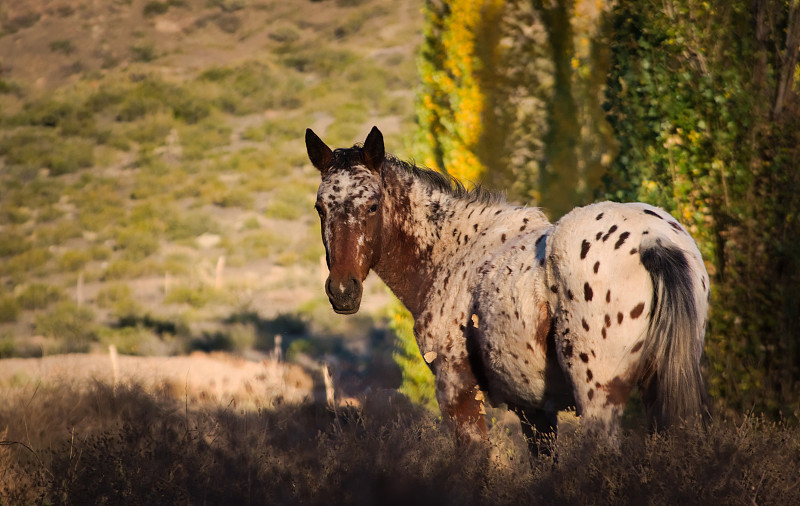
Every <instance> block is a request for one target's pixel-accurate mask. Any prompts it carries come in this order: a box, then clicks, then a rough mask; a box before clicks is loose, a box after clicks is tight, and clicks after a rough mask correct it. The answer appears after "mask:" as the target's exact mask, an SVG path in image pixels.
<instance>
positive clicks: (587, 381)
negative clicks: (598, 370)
mask: <svg viewBox="0 0 800 506" xmlns="http://www.w3.org/2000/svg"><path fill="white" fill-rule="evenodd" d="M592 378H594V374H592V370H591V369H586V383H589V382H590V381H592Z"/></svg>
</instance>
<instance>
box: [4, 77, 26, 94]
mask: <svg viewBox="0 0 800 506" xmlns="http://www.w3.org/2000/svg"><path fill="white" fill-rule="evenodd" d="M21 92H22V88H20V86H19V85H18V84H17V83H15V82H14V81H9V80H8V79H0V94H3V95H19V94H20V93H21Z"/></svg>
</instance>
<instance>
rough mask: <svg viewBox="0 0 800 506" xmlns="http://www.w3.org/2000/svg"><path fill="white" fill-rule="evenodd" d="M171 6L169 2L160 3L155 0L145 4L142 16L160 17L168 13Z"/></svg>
mask: <svg viewBox="0 0 800 506" xmlns="http://www.w3.org/2000/svg"><path fill="white" fill-rule="evenodd" d="M169 5H170V4H169V2H158V1H156V0H153V1H151V2H147V3H146V4H145V6H144V8H143V9H142V14H144V17H146V18H151V17H153V16H158V15H160V14H164V13H166V12H167V11H168V10H169Z"/></svg>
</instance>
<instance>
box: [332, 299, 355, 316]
mask: <svg viewBox="0 0 800 506" xmlns="http://www.w3.org/2000/svg"><path fill="white" fill-rule="evenodd" d="M331 307H332V308H333V310H334V311H335V312H336V313H337V314H356V313H358V310H359V309H360V308H361V301H360V300H358V301H356V302H355V303H353V304H347V305H345V306H338V307H337V306H336V304H334V303H333V302H331Z"/></svg>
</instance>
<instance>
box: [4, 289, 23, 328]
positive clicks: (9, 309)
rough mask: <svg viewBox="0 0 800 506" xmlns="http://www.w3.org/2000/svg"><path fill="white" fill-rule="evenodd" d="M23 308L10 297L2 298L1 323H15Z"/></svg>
mask: <svg viewBox="0 0 800 506" xmlns="http://www.w3.org/2000/svg"><path fill="white" fill-rule="evenodd" d="M20 310H21V307H20V305H19V302H18V301H17V299H15V298H14V297H12V296H10V295H5V296H2V297H0V323H13V322H15V321H17V318H19V313H20Z"/></svg>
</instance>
